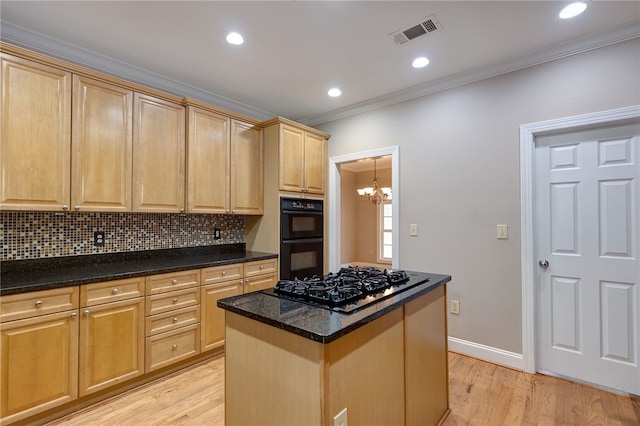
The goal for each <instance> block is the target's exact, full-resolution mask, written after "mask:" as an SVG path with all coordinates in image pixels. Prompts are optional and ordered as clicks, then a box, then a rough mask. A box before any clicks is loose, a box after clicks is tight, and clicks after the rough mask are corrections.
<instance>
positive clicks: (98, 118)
mask: <svg viewBox="0 0 640 426" xmlns="http://www.w3.org/2000/svg"><path fill="white" fill-rule="evenodd" d="M132 109H133V91H131V90H126V89H124V88H120V87H118V86H114V85H111V84H107V83H103V82H100V81H97V80H93V79H90V78H87V77H82V76H78V75H74V76H73V120H72V122H73V132H72V142H71V167H72V172H71V176H72V179H71V182H72V184H71V205H72V206H73V208H74V209H75V210H81V211H122V212H126V211H131V170H132V169H131V167H132V163H131V153H132Z"/></svg>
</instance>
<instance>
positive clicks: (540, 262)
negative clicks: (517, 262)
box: [538, 259, 549, 269]
mask: <svg viewBox="0 0 640 426" xmlns="http://www.w3.org/2000/svg"><path fill="white" fill-rule="evenodd" d="M538 265H540V266H541V267H543V268H544V269H547V268H548V267H549V261H548V260H546V259H544V260H539V261H538Z"/></svg>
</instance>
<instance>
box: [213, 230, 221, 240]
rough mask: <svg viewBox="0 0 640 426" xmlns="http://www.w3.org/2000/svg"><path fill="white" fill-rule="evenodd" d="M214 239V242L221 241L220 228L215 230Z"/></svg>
mask: <svg viewBox="0 0 640 426" xmlns="http://www.w3.org/2000/svg"><path fill="white" fill-rule="evenodd" d="M213 239H214V240H219V239H220V228H213Z"/></svg>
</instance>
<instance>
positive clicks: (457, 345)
mask: <svg viewBox="0 0 640 426" xmlns="http://www.w3.org/2000/svg"><path fill="white" fill-rule="evenodd" d="M449 350H450V351H452V352H458V353H460V354H462V355H467V356H470V357H473V358H478V359H481V360H483V361H487V362H491V363H493V364H499V365H503V366H505V367H509V368H513V369H514V370H522V371H524V359H523V357H522V354H517V353H515V352H509V351H505V350H503V349H498V348H494V347H491V346H485V345H481V344H480V343H474V342H469V341H468V340H462V339H458V338H456V337H451V336H449Z"/></svg>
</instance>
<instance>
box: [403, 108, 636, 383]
mask: <svg viewBox="0 0 640 426" xmlns="http://www.w3.org/2000/svg"><path fill="white" fill-rule="evenodd" d="M637 120H640V105H635V106H631V107H626V108H619V109H613V110H609V111H602V112H596V113H591V114H584V115H577V116H573V117H565V118H559V119H555V120H548V121H540V122H537V123H530V124H523V125H521V126H520V215H521V216H520V225H521V234H520V238H521V266H522V357H523V361H524V371H525V372H527V373H532V374H533V373H536V371H537V370H536V369H537V363H536V328H535V326H536V318H535V312H536V298H535V284H536V268H535V265H537V262H538V259H537V258H536V247H535V223H534V212H535V200H534V193H535V184H536V181H535V176H534V172H533V170H534V164H533V162H534V160H533V159H534V155H535V137H536V136H539V135H545V134H553V133H558V132H564V131H567V130H578V129H588V128H592V127H597V126H601V125H604V124H624V123H626V122H634V121H637ZM394 195H395V194H394Z"/></svg>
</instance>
